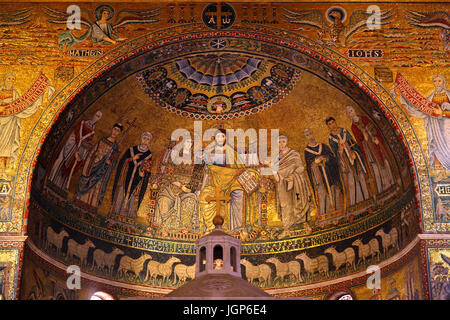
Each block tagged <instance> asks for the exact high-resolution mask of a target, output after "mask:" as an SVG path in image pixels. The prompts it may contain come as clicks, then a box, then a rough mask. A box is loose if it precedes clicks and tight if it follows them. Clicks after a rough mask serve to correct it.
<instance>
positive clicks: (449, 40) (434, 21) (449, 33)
mask: <svg viewBox="0 0 450 320" xmlns="http://www.w3.org/2000/svg"><path fill="white" fill-rule="evenodd" d="M407 12H408V15H407V16H406V18H407V19H408V20H409V21H410V22H409V24H410V25H412V26H415V27H419V28H424V29H431V28H439V29H441V34H440V36H441V38H442V40H443V42H444V49H445V50H450V14H449V13H448V12H445V11H433V12H417V11H412V10H408V11H407Z"/></svg>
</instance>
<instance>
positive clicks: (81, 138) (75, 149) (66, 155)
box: [49, 111, 102, 190]
mask: <svg viewBox="0 0 450 320" xmlns="http://www.w3.org/2000/svg"><path fill="white" fill-rule="evenodd" d="M101 117H102V112H101V111H97V112H96V113H95V115H94V116H93V117H92V119H90V120H87V121H85V120H81V121H80V122H78V123H77V124H76V125H75V126H74V128H73V130H72V132H71V133H70V134H69V137H68V138H67V139H66V140H65V141H64V143H63V145H62V147H61V148H60V150H59V151H58V152H57V154H58V157H57V158H56V159H55V161H54V162H53V166H52V169H51V171H50V176H49V180H50V181H52V182H53V183H54V184H55V185H56V186H57V187H59V188H61V189H64V190H68V189H69V186H70V181H71V179H72V176H73V175H74V174H75V173H76V172H77V171H78V170H79V169H81V168H82V167H83V165H84V162H85V160H86V158H87V156H88V154H89V151H90V150H91V149H92V147H93V139H94V134H95V126H96V124H97V122H98V121H99V120H100V118H101Z"/></svg>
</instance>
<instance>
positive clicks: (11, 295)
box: [0, 238, 24, 300]
mask: <svg viewBox="0 0 450 320" xmlns="http://www.w3.org/2000/svg"><path fill="white" fill-rule="evenodd" d="M23 245H24V241H21V240H18V241H16V240H5V239H3V238H0V263H6V264H9V265H10V268H11V269H10V273H9V275H8V279H7V280H8V283H7V284H6V286H7V288H8V293H7V294H6V296H5V299H6V300H15V299H16V297H17V296H18V293H19V288H18V284H19V283H20V275H21V273H22V265H23Z"/></svg>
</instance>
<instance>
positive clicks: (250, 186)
mask: <svg viewBox="0 0 450 320" xmlns="http://www.w3.org/2000/svg"><path fill="white" fill-rule="evenodd" d="M236 180H237V181H238V182H239V184H240V185H241V187H242V189H244V191H245V192H246V193H247V194H252V193H253V192H255V191H256V190H257V189H258V185H259V184H258V180H257V179H256V177H255V176H254V175H253V174H251V173H250V172H249V171H248V170H245V169H244V170H242V171H240V172H239V173H237V175H236Z"/></svg>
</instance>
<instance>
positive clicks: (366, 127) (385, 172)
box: [347, 106, 394, 193]
mask: <svg viewBox="0 0 450 320" xmlns="http://www.w3.org/2000/svg"><path fill="white" fill-rule="evenodd" d="M347 114H348V116H349V117H350V118H351V119H352V132H353V136H354V137H355V139H356V143H357V144H358V145H359V147H360V148H361V151H362V154H363V156H364V159H365V160H366V163H367V164H368V165H369V168H370V170H371V172H370V171H369V172H370V173H371V174H373V176H374V178H375V179H374V180H375V185H376V188H377V193H381V192H383V191H385V190H386V189H388V188H389V187H390V186H391V185H393V184H394V178H393V176H392V171H391V167H390V165H389V161H388V159H387V157H386V155H387V154H388V151H387V148H386V146H385V144H384V141H383V137H382V135H381V132H380V131H379V130H378V129H377V128H376V127H375V125H374V124H373V123H372V122H371V121H370V120H369V118H368V117H366V116H359V115H357V114H356V112H355V109H354V108H353V107H352V106H347Z"/></svg>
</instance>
